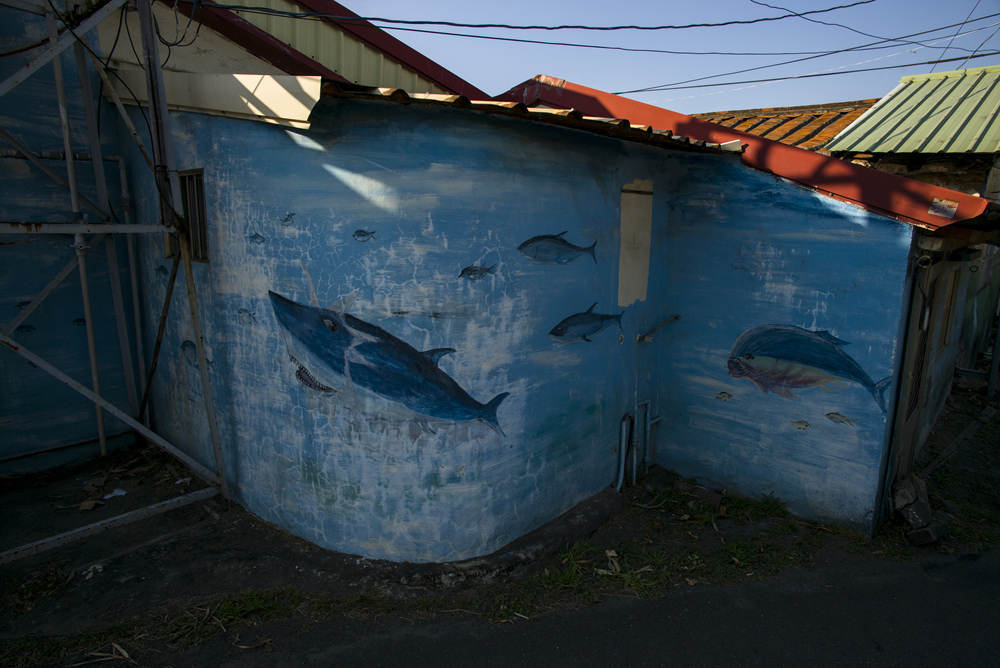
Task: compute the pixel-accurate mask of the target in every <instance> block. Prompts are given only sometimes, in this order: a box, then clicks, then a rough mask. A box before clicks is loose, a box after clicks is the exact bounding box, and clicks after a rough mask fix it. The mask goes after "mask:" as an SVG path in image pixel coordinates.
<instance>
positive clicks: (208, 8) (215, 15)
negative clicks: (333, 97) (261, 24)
mask: <svg viewBox="0 0 1000 668" xmlns="http://www.w3.org/2000/svg"><path fill="white" fill-rule="evenodd" d="M159 2H162V3H163V4H165V5H170V6H173V5H172V3H171V2H170V0H159ZM177 9H178V10H179V11H180V12H181V13H182V14H184V16H186V17H188V18H191V19H193V20H196V21H199V22H200V23H201V24H202V25H204V26H205V27H207V28H209V29H211V30H213V31H215V32H217V33H219V34H220V35H222V36H223V37H225V38H226V39H228V40H229V41H231V42H233V43H234V44H237V45H238V46H240V47H242V48H244V49H246V50H247V51H249V52H250V53H251V54H252V55H254V56H257V57H258V58H260V59H261V60H264V61H266V62H268V63H270V64H272V65H274V66H275V67H277V68H278V69H280V70H282V71H284V72H286V73H288V74H291V75H293V76H321V77H326V78H328V79H336V80H339V81H346V79H345V78H344V77H342V76H340V75H339V74H337V73H336V72H334V71H333V70H331V69H329V68H327V67H326V66H324V65H323V64H322V63H320V62H319V61H316V60H314V59H312V58H310V57H309V56H307V55H305V54H304V53H302V52H301V51H299V50H297V49H294V48H292V47H291V46H289V45H288V44H285V43H284V42H282V41H280V40H278V39H277V38H275V37H274V36H273V35H271V34H270V33H268V32H266V31H264V30H261V29H260V28H258V27H257V26H255V25H253V24H252V23H250V22H249V21H247V20H246V19H244V18H242V17H241V16H239V15H237V14H235V13H233V12H231V11H229V10H228V9H223V8H221V7H215V6H214V3H212V2H210V1H209V2H198V3H189V2H178V3H177ZM195 14H197V15H195Z"/></svg>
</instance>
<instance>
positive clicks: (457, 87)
mask: <svg viewBox="0 0 1000 668" xmlns="http://www.w3.org/2000/svg"><path fill="white" fill-rule="evenodd" d="M291 1H292V2H294V3H295V4H297V5H299V6H300V7H302V8H304V9H307V10H309V11H310V12H320V13H324V14H337V15H339V16H344V17H350V18H354V19H358V20H355V21H347V22H343V21H336V20H334V19H332V18H326V17H324V18H322V20H323V21H325V22H327V23H330V24H332V25H334V26H336V27H337V28H338V29H339V30H343V31H344V32H346V33H349V34H350V35H351V36H352V37H354V38H356V39H359V40H361V41H362V42H364V43H365V44H367V45H368V46H370V47H371V48H373V49H375V50H376V51H379V52H381V53H382V54H384V55H385V56H387V57H388V58H391V59H392V60H395V61H396V62H398V63H399V64H400V65H402V66H404V67H406V68H408V69H410V70H413V71H414V72H416V73H417V74H419V75H420V76H422V77H424V78H426V79H428V80H430V81H431V82H433V83H434V84H436V85H438V86H440V87H441V88H444V89H445V90H447V91H450V92H452V93H455V94H457V95H465V96H466V97H475V98H479V99H486V98H489V95H487V94H486V93H484V92H483V91H481V90H479V89H478V88H476V87H475V86H474V85H472V84H471V83H469V82H468V81H466V80H465V79H463V78H461V77H460V76H458V75H457V74H455V73H454V72H451V71H450V70H448V69H446V68H445V67H443V66H442V65H440V64H438V63H436V62H434V61H433V60H431V59H430V58H428V57H427V56H425V55H423V54H422V53H420V52H419V51H417V50H415V49H413V48H412V47H410V46H408V45H406V44H404V43H403V42H401V41H399V40H398V39H396V38H395V37H393V36H392V35H390V34H389V33H387V32H385V31H384V30H382V29H381V28H379V27H378V26H376V25H373V24H371V23H369V22H368V21H365V20H362V19H361V17H360V16H358V15H357V14H355V13H354V12H352V11H351V10H350V9H348V8H347V7H344V6H343V5H341V4H340V3H339V2H336V1H335V0H291Z"/></svg>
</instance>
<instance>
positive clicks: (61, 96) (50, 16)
mask: <svg viewBox="0 0 1000 668" xmlns="http://www.w3.org/2000/svg"><path fill="white" fill-rule="evenodd" d="M45 21H46V25H47V26H48V31H49V41H50V42H55V40H56V37H57V31H56V17H55V14H54V13H52V12H51V11H47V12H46V13H45ZM52 69H53V71H54V73H55V80H56V102H57V103H58V105H59V122H60V124H61V126H62V137H63V147H64V149H65V151H66V155H67V156H71V155H73V140H72V137H71V136H70V130H69V110H68V108H67V106H66V89H65V87H64V86H63V71H62V60H61V59H59V58H54V59H53V60H52ZM66 176H67V180H68V184H67V185H68V186H69V199H70V203H71V205H72V207H73V216H74V218H76V219H79V213H80V197H79V193H78V192H77V187H76V165H75V164H74V162H73V161H72V160H66Z"/></svg>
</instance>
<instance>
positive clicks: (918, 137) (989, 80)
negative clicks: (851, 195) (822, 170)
mask: <svg viewBox="0 0 1000 668" xmlns="http://www.w3.org/2000/svg"><path fill="white" fill-rule="evenodd" d="M827 148H828V149H829V150H831V151H850V152H853V153H996V152H1000V65H995V66H992V67H981V68H976V69H968V70H955V71H952V72H941V73H937V74H921V75H917V76H911V77H904V78H903V79H902V80H901V81H900V84H899V86H897V87H896V88H895V90H893V91H892V92H891V93H889V95H887V96H886V97H884V98H883V99H882V101H881V102H879V103H878V104H877V105H875V106H874V107H872V109H871V110H870V111H869V112H868V113H867V114H865V115H864V116H862V117H861V118H860V119H858V120H857V121H856V122H855V123H854V124H852V125H851V126H850V127H848V128H847V129H846V130H844V131H843V132H842V133H840V134H839V135H838V136H837V137H835V138H834V140H833V141H832V142H830V144H829V145H828V147H827Z"/></svg>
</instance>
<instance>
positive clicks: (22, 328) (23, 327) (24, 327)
mask: <svg viewBox="0 0 1000 668" xmlns="http://www.w3.org/2000/svg"><path fill="white" fill-rule="evenodd" d="M17 331H19V332H20V333H22V334H30V333H32V332H33V331H35V327H34V326H33V325H20V326H19V327H18V328H17Z"/></svg>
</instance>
